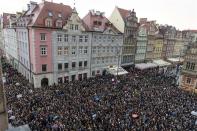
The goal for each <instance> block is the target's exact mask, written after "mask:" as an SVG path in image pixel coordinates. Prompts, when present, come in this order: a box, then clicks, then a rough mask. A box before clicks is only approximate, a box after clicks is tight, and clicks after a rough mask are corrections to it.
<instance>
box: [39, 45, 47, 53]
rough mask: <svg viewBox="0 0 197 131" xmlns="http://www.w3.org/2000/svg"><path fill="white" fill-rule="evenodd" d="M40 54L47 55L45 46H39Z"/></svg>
mask: <svg viewBox="0 0 197 131" xmlns="http://www.w3.org/2000/svg"><path fill="white" fill-rule="evenodd" d="M40 54H41V55H47V47H46V46H41V47H40Z"/></svg>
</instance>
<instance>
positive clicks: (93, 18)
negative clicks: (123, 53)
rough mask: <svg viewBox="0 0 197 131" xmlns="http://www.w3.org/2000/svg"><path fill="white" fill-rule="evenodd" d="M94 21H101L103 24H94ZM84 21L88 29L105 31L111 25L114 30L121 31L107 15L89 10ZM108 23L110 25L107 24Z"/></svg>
mask: <svg viewBox="0 0 197 131" xmlns="http://www.w3.org/2000/svg"><path fill="white" fill-rule="evenodd" d="M94 21H100V22H101V23H102V24H101V25H100V26H97V25H94ZM83 23H84V24H85V28H86V30H87V31H98V32H104V31H105V30H106V29H107V28H109V27H110V28H111V29H112V30H113V31H115V32H117V33H120V31H119V30H118V29H117V28H116V27H115V26H114V25H113V24H112V23H111V22H110V21H109V20H108V19H107V18H106V17H105V16H100V15H92V14H91V12H89V13H88V14H87V15H86V16H85V17H84V18H83ZM106 23H107V24H109V25H108V26H107V25H106ZM96 28H97V29H98V30H97V29H96Z"/></svg>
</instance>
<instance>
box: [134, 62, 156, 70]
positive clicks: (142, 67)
mask: <svg viewBox="0 0 197 131" xmlns="http://www.w3.org/2000/svg"><path fill="white" fill-rule="evenodd" d="M155 67H157V65H156V64H155V63H140V64H136V65H135V68H137V69H140V70H145V69H150V68H155Z"/></svg>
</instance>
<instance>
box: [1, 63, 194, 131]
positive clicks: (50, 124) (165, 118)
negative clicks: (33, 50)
mask: <svg viewBox="0 0 197 131" xmlns="http://www.w3.org/2000/svg"><path fill="white" fill-rule="evenodd" d="M2 66H3V74H4V75H5V76H6V83H5V90H6V98H7V111H8V118H9V123H11V124H12V125H13V126H20V125H24V124H28V125H29V126H30V128H31V129H32V130H33V131H49V130H52V131H71V130H76V131H88V130H89V131H91V130H94V131H108V130H109V131H113V130H114V131H116V130H117V131H120V130H121V131H123V130H124V131H194V130H195V129H197V126H196V124H197V123H196V116H194V115H192V114H191V111H195V110H196V109H197V97H196V94H193V93H191V92H186V91H184V90H181V89H180V88H178V87H177V85H176V84H175V78H174V77H173V76H170V77H168V76H165V75H164V74H163V73H158V69H157V68H156V69H151V70H145V71H139V70H136V69H131V70H129V73H128V74H127V75H123V76H118V77H116V76H113V75H105V76H97V77H95V78H89V79H85V80H83V81H72V82H69V83H64V84H59V85H56V84H54V85H53V86H46V87H42V88H33V85H31V84H30V83H28V80H26V79H25V78H24V77H23V76H22V75H21V74H20V73H18V72H17V71H16V70H15V69H13V68H12V67H11V66H10V65H9V64H7V63H6V62H5V60H4V59H3V63H2Z"/></svg>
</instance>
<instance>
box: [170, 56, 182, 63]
mask: <svg viewBox="0 0 197 131" xmlns="http://www.w3.org/2000/svg"><path fill="white" fill-rule="evenodd" d="M168 61H170V62H172V63H177V62H183V61H184V59H183V58H178V57H177V58H168Z"/></svg>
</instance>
